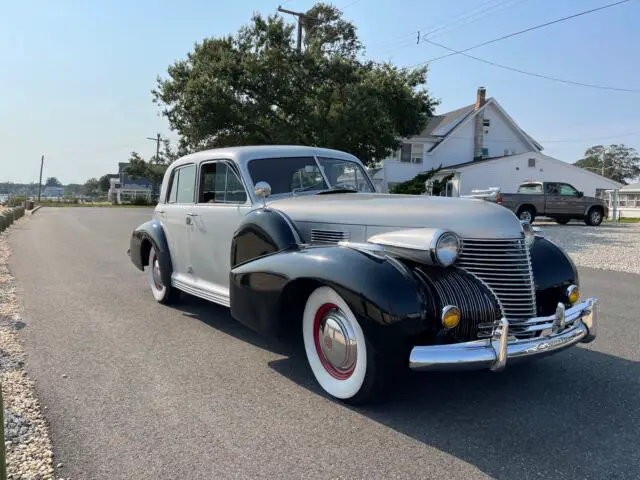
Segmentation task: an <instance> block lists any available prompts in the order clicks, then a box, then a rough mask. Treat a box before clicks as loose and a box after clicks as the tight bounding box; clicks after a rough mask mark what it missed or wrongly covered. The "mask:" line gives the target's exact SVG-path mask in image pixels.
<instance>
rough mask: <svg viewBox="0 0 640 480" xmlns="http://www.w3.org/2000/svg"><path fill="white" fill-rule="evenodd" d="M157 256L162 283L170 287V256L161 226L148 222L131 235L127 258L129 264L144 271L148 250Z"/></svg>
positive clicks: (157, 222) (171, 270)
mask: <svg viewBox="0 0 640 480" xmlns="http://www.w3.org/2000/svg"><path fill="white" fill-rule="evenodd" d="M151 247H153V249H154V250H155V251H156V253H157V254H158V261H159V262H160V271H161V272H162V282H163V283H164V284H165V285H171V273H172V272H173V266H172V264H171V254H170V252H169V243H168V242H167V236H166V234H165V233H164V229H163V228H162V224H161V223H160V222H159V221H158V220H150V221H148V222H146V223H143V224H142V225H140V226H139V227H138V228H136V229H135V230H134V231H133V233H132V234H131V241H130V248H129V256H130V258H131V262H132V263H133V264H134V265H135V266H136V267H137V268H138V269H140V270H144V267H146V266H147V265H148V264H149V251H150V248H151Z"/></svg>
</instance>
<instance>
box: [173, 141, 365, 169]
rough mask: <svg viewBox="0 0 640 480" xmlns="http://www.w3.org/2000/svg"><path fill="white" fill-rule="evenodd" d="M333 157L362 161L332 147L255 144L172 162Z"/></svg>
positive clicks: (242, 164) (241, 161)
mask: <svg viewBox="0 0 640 480" xmlns="http://www.w3.org/2000/svg"><path fill="white" fill-rule="evenodd" d="M281 156H284V157H298V156H299V157H309V156H319V157H327V156H329V157H332V158H340V159H344V160H351V161H353V162H357V163H360V164H361V163H362V162H360V160H358V158H357V157H355V156H353V155H351V154H349V153H346V152H342V151H340V150H333V149H330V148H320V147H308V146H302V145H254V146H245V147H229V148H214V149H211V150H203V151H201V152H195V153H191V154H189V155H185V156H184V157H181V158H179V159H177V160H176V161H175V162H173V163H172V164H171V167H172V168H175V167H178V166H180V165H184V164H188V163H198V162H202V161H205V160H215V159H228V160H232V161H234V162H236V163H238V164H239V165H241V166H245V165H246V164H247V163H248V162H249V161H251V160H256V159H266V158H274V157H281Z"/></svg>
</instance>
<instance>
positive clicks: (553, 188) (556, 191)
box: [547, 183, 560, 195]
mask: <svg viewBox="0 0 640 480" xmlns="http://www.w3.org/2000/svg"><path fill="white" fill-rule="evenodd" d="M547 195H560V186H559V185H558V184H557V183H547Z"/></svg>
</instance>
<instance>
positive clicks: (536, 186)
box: [518, 183, 542, 194]
mask: <svg viewBox="0 0 640 480" xmlns="http://www.w3.org/2000/svg"><path fill="white" fill-rule="evenodd" d="M518 193H538V194H542V184H540V183H523V184H522V185H520V186H519V187H518Z"/></svg>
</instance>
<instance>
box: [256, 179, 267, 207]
mask: <svg viewBox="0 0 640 480" xmlns="http://www.w3.org/2000/svg"><path fill="white" fill-rule="evenodd" d="M254 192H255V193H256V197H258V198H261V199H262V202H263V204H264V205H266V204H267V202H266V200H267V197H268V196H269V195H271V185H269V184H268V183H267V182H258V183H256V186H255V190H254Z"/></svg>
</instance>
